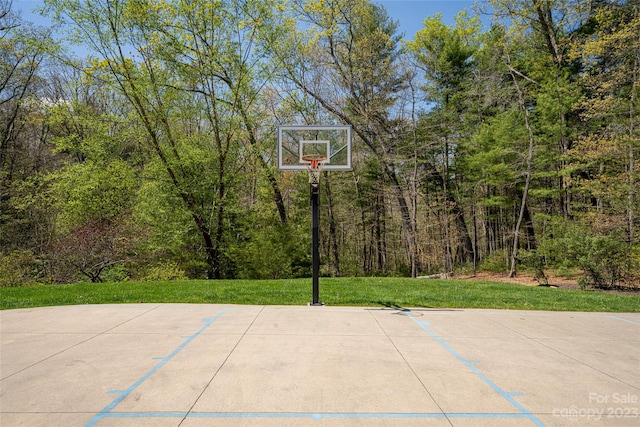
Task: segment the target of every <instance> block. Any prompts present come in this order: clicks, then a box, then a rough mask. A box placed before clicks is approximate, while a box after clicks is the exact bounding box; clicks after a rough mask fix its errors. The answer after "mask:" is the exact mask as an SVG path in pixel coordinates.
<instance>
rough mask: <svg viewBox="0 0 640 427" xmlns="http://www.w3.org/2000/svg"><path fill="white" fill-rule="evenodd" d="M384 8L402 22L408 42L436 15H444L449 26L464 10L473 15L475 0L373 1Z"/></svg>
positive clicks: (402, 28) (402, 29)
mask: <svg viewBox="0 0 640 427" xmlns="http://www.w3.org/2000/svg"><path fill="white" fill-rule="evenodd" d="M373 1H374V2H375V3H377V4H380V5H382V6H384V8H385V9H387V13H388V14H389V16H390V17H391V18H393V19H395V20H396V21H399V22H400V29H399V30H400V32H402V33H404V38H405V39H407V40H410V39H413V37H414V35H415V34H416V32H418V30H420V29H421V28H422V27H423V25H422V23H423V22H424V19H425V18H426V17H428V16H433V15H435V14H436V13H441V14H442V20H443V21H444V22H445V24H447V25H451V24H453V22H454V21H453V17H454V16H455V15H456V14H457V13H458V12H460V11H461V10H463V9H465V8H466V9H468V10H469V13H471V12H472V11H471V6H473V4H474V3H475V2H474V1H473V0H471V1H468V0H448V1H444V0H373Z"/></svg>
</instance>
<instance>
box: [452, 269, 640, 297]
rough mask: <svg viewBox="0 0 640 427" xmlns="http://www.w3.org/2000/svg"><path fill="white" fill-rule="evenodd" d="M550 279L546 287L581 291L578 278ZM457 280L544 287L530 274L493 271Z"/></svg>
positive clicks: (550, 276)
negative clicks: (511, 275) (511, 274)
mask: <svg viewBox="0 0 640 427" xmlns="http://www.w3.org/2000/svg"><path fill="white" fill-rule="evenodd" d="M547 277H548V279H549V284H548V285H545V286H551V287H555V288H561V289H575V290H578V289H580V285H578V279H577V278H570V277H563V276H556V275H553V274H548V275H547ZM455 278H456V279H470V280H471V279H473V280H490V281H494V282H504V283H517V284H520V285H526V286H542V285H541V284H540V283H539V282H538V281H537V280H536V279H535V278H534V277H533V275H532V274H528V273H518V274H517V275H516V277H509V274H508V273H494V272H491V271H479V272H477V273H476V274H475V276H474V275H461V276H456V277H455ZM589 290H593V291H595V292H610V293H620V294H625V295H628V294H632V295H640V289H638V288H636V289H629V290H620V289H613V290H605V289H592V288H589Z"/></svg>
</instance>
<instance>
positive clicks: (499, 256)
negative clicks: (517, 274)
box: [480, 250, 509, 273]
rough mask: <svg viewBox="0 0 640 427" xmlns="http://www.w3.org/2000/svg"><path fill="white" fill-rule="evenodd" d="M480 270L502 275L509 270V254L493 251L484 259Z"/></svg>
mask: <svg viewBox="0 0 640 427" xmlns="http://www.w3.org/2000/svg"><path fill="white" fill-rule="evenodd" d="M480 269H481V270H485V271H491V272H494V273H504V272H506V271H508V270H509V254H508V253H507V251H506V250H500V251H495V252H493V253H492V254H490V255H488V256H486V257H484V258H483V259H482V262H481V263H480Z"/></svg>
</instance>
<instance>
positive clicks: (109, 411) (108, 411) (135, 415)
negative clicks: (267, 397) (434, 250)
mask: <svg viewBox="0 0 640 427" xmlns="http://www.w3.org/2000/svg"><path fill="white" fill-rule="evenodd" d="M226 311H227V309H223V310H222V311H221V312H220V313H218V314H217V315H216V316H215V317H212V318H207V319H203V320H202V321H203V322H205V325H204V326H202V327H201V328H200V329H199V330H198V331H197V332H196V333H194V334H193V335H190V336H188V337H185V338H186V339H185V341H184V342H183V343H182V344H180V345H179V346H178V347H177V348H176V349H175V350H173V351H172V352H171V353H170V354H169V355H168V356H166V357H164V358H154V359H160V362H159V363H158V364H157V365H156V366H154V367H153V368H152V369H151V370H150V371H149V372H147V373H146V374H145V375H143V376H142V377H141V378H140V379H139V380H138V381H136V382H135V383H133V384H132V385H131V386H130V387H129V388H127V389H126V390H110V391H108V392H107V393H109V394H118V395H119V396H118V397H117V398H116V399H114V400H113V402H111V403H110V404H109V405H107V406H106V407H105V408H104V409H103V410H102V411H100V412H98V413H97V414H96V415H94V417H93V418H92V419H91V420H90V421H89V422H88V423H87V424H86V425H85V426H86V427H93V426H95V425H96V423H97V422H98V421H100V420H101V419H107V418H111V419H114V418H122V419H142V418H180V419H185V418H200V419H203V418H211V419H215V418H218V419H219V418H245V419H246V418H302V419H313V420H322V419H324V418H332V419H375V418H378V419H394V418H395V419H411V418H413V419H435V418H458V419H460V418H469V419H528V420H530V421H532V422H533V423H534V424H535V425H537V426H539V427H545V426H544V424H543V423H542V422H540V421H539V420H538V419H537V418H536V417H535V416H534V415H533V414H532V413H530V412H529V411H527V410H526V409H525V408H524V407H522V405H520V404H519V403H518V402H517V401H515V400H514V399H513V396H520V395H521V393H518V392H505V391H503V390H502V389H500V387H498V386H497V385H496V384H495V383H493V382H492V381H491V380H489V379H488V378H487V377H486V376H485V375H484V374H482V373H481V372H480V371H479V370H478V369H476V368H475V367H474V366H473V364H472V363H474V362H477V361H475V360H466V359H464V358H463V357H461V356H460V355H459V354H458V353H457V352H456V351H455V350H454V349H453V348H451V347H450V346H449V345H448V344H447V340H445V339H443V338H440V337H438V336H437V335H436V334H435V333H433V332H432V331H431V330H430V329H429V328H428V326H431V325H430V323H429V322H426V321H418V320H416V318H415V317H413V316H412V315H411V313H406V315H407V316H408V317H409V318H410V319H411V320H413V321H414V322H415V323H416V324H417V325H418V326H420V328H422V329H423V330H424V331H425V332H427V333H428V334H429V335H430V336H431V337H432V338H433V339H435V340H436V341H437V342H438V343H439V344H440V345H442V346H443V347H444V348H445V349H446V350H447V351H448V352H449V353H451V354H452V355H453V356H454V357H456V358H457V359H458V360H459V361H460V362H462V363H463V364H464V365H465V366H467V367H468V368H469V369H470V370H471V371H472V372H473V373H474V374H476V375H477V376H478V377H479V378H481V379H482V380H483V381H484V382H485V383H487V384H488V385H489V386H491V387H492V388H493V389H494V390H495V391H496V392H497V393H498V394H500V395H501V396H502V397H503V398H504V399H505V400H507V401H508V402H510V403H511V404H512V405H513V406H514V407H515V408H516V409H517V410H518V411H519V412H515V413H471V412H469V413H462V412H461V413H455V412H454V413H444V412H433V413H373V412H372V413H369V412H363V413H357V412H344V413H340V412H336V413H331V412H326V413H307V412H175V411H174V412H115V411H113V409H115V407H116V406H117V405H119V404H120V403H121V402H122V401H123V400H124V399H125V398H126V397H127V396H129V395H130V394H131V393H132V392H133V391H134V390H135V389H136V388H137V387H139V386H140V385H141V384H142V383H144V382H145V381H146V380H147V379H149V377H151V376H152V375H153V374H154V373H156V372H157V371H158V370H159V369H160V368H162V367H163V366H164V365H165V364H166V363H167V362H168V361H169V360H171V359H172V358H173V357H175V356H176V355H177V354H178V353H180V352H181V351H182V350H183V349H184V348H185V347H186V346H187V345H188V344H189V343H190V342H192V341H193V340H194V339H196V338H197V337H198V336H199V335H200V334H201V333H202V332H204V331H205V330H206V329H207V328H209V327H210V326H211V325H212V324H213V323H214V322H215V321H216V320H218V319H219V318H220V317H221V316H222V315H223V314H224V313H225V312H226Z"/></svg>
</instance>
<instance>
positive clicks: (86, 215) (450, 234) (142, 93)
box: [0, 0, 640, 288]
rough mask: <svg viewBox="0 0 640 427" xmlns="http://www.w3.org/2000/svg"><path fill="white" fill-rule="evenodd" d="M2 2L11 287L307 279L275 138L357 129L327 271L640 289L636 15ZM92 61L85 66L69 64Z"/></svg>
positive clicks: (243, 2)
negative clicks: (28, 6) (490, 275)
mask: <svg viewBox="0 0 640 427" xmlns="http://www.w3.org/2000/svg"><path fill="white" fill-rule="evenodd" d="M41 13H42V14H44V15H45V16H47V17H48V18H49V19H50V20H51V22H53V23H55V24H54V26H53V27H52V28H42V27H38V26H35V25H34V24H31V23H29V22H26V21H24V20H23V19H22V17H21V16H20V15H19V14H18V13H17V12H16V11H15V7H14V5H13V4H12V1H11V0H0V144H1V145H0V285H2V286H15V285H23V284H29V283H69V282H76V281H94V282H100V281H116V280H154V279H180V278H209V279H217V278H289V277H305V276H310V274H311V272H310V264H311V260H310V258H311V251H310V240H311V236H310V229H311V224H310V211H309V186H308V176H307V174H306V173H305V172H296V171H279V170H277V168H276V166H277V162H276V159H275V156H276V126H278V125H293V124H299V125H311V124H328V125H351V127H352V130H353V135H354V139H353V166H354V167H353V170H352V171H348V172H345V171H341V172H335V171H331V172H328V171H325V172H323V174H322V179H321V227H320V231H321V242H320V246H321V256H322V266H321V268H322V270H321V271H322V274H324V275H330V276H364V275H403V276H414V277H415V276H419V275H426V274H434V273H447V274H452V273H453V274H456V273H461V272H466V273H468V272H472V271H477V270H481V269H486V270H492V271H503V272H505V273H507V272H508V273H509V274H510V275H515V274H517V273H518V272H521V271H522V270H523V269H527V270H528V271H534V272H535V273H536V274H537V275H538V277H540V278H541V280H544V277H545V272H547V271H551V270H553V271H554V272H556V273H558V274H567V275H568V274H578V275H579V280H580V283H581V284H582V285H583V286H590V287H592V286H593V287H601V288H610V287H638V286H640V212H638V211H639V208H640V206H639V194H638V182H639V181H640V180H639V173H638V166H637V165H636V163H637V158H638V154H639V150H640V100H639V97H640V2H638V0H628V1H622V0H486V1H482V2H480V3H479V4H478V5H477V7H476V8H475V9H474V10H472V11H467V12H466V13H465V12H461V13H460V14H458V15H457V16H456V19H455V23H454V24H451V25H446V24H445V23H444V22H443V20H442V17H441V16H439V15H436V16H429V17H425V20H424V27H423V28H422V29H421V30H420V31H419V32H418V33H417V34H415V35H413V34H400V33H398V23H397V22H394V21H393V20H392V19H390V17H389V16H388V14H387V13H386V11H385V9H384V8H383V7H381V6H379V5H377V4H376V3H375V2H372V1H370V0H193V1H177V0H46V1H45V6H44V7H43V9H42V10H41ZM78 51H82V52H88V54H86V55H85V54H82V57H79V56H81V55H77V54H75V53H74V52H78Z"/></svg>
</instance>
